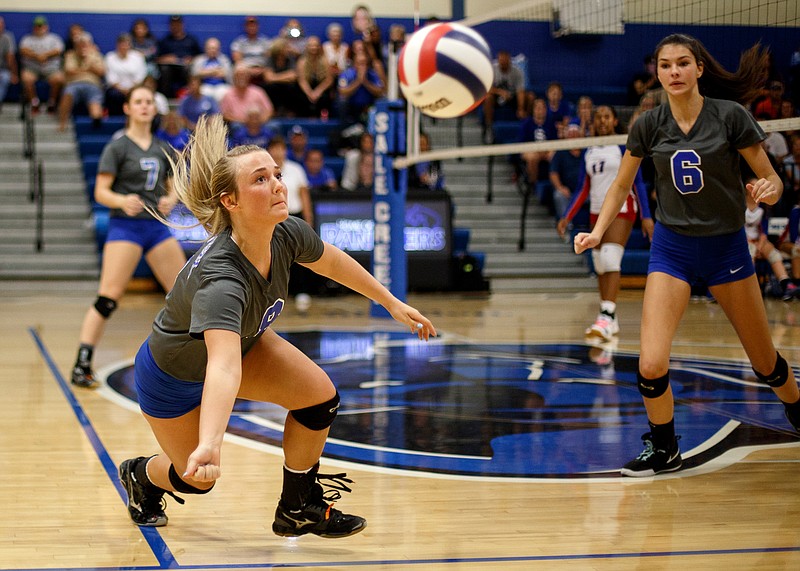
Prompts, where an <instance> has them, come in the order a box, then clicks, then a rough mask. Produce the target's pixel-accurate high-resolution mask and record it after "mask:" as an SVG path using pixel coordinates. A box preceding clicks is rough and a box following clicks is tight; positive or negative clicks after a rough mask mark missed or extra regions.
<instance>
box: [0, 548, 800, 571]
mask: <svg viewBox="0 0 800 571" xmlns="http://www.w3.org/2000/svg"><path fill="white" fill-rule="evenodd" d="M748 553H756V554H761V553H800V547H798V546H792V547H764V548H758V547H748V548H742V549H702V550H694V551H693V550H683V551H644V552H639V553H585V554H575V555H518V556H506V557H450V558H441V559H383V560H381V559H375V560H360V561H359V560H356V561H336V562H334V561H317V562H295V563H263V564H259V563H255V564H253V563H250V564H248V563H235V564H227V565H225V564H221V563H220V564H208V565H182V566H180V567H179V568H180V569H181V570H185V571H194V570H198V571H200V570H203V571H205V570H214V569H298V568H303V567H316V568H325V567H335V568H342V567H367V566H386V565H459V564H475V563H483V564H490V563H524V562H537V561H589V560H598V559H631V558H650V557H701V556H708V555H712V556H713V555H746V554H748ZM122 569H124V570H125V571H150V570H155V569H160V567H154V566H152V565H150V566H146V565H145V566H136V565H131V566H123V567H92V568H87V567H67V568H63V567H62V568H60V571H101V570H102V571H119V570H122ZM6 571H52V570H51V569H50V568H40V569H23V568H20V569H8V570H6Z"/></svg>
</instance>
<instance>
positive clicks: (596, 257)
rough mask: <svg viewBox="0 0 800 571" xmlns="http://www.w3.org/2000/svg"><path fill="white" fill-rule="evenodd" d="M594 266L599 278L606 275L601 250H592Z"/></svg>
mask: <svg viewBox="0 0 800 571" xmlns="http://www.w3.org/2000/svg"><path fill="white" fill-rule="evenodd" d="M592 264H593V265H594V273H596V274H597V275H598V276H602V275H603V274H604V273H606V269H605V268H604V267H603V256H601V255H600V248H592Z"/></svg>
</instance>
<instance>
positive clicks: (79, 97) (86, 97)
mask: <svg viewBox="0 0 800 571" xmlns="http://www.w3.org/2000/svg"><path fill="white" fill-rule="evenodd" d="M64 93H65V94H67V95H70V96H71V97H72V103H73V105H74V104H76V103H83V104H84V105H89V104H91V103H95V104H97V105H102V104H103V90H102V89H100V88H99V87H98V86H97V85H95V84H94V83H89V82H88V81H79V82H77V83H70V84H69V85H67V86H66V87H65V88H64Z"/></svg>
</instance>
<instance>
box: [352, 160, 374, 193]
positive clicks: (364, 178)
mask: <svg viewBox="0 0 800 571" xmlns="http://www.w3.org/2000/svg"><path fill="white" fill-rule="evenodd" d="M374 184H375V155H372V154H369V155H367V154H362V155H361V156H359V158H358V180H357V182H356V187H355V188H354V189H353V190H354V191H356V192H369V193H371V192H372V187H373V185H374Z"/></svg>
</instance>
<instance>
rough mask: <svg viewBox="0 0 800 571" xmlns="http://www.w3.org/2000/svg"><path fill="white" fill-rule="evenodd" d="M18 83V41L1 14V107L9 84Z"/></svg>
mask: <svg viewBox="0 0 800 571" xmlns="http://www.w3.org/2000/svg"><path fill="white" fill-rule="evenodd" d="M17 83H19V73H18V70H17V42H16V41H15V39H14V34H12V33H11V32H9V31H7V30H6V21H5V19H4V18H3V17H2V16H0V108H2V106H3V100H4V99H5V98H6V93H7V92H8V86H9V85H11V84H14V85H16V84H17Z"/></svg>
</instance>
